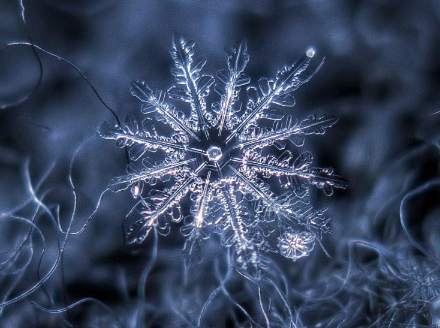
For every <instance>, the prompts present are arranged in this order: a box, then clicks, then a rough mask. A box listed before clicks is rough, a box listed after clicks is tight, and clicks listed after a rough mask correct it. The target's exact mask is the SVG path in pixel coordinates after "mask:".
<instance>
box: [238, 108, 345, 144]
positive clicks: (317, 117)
mask: <svg viewBox="0 0 440 328" xmlns="http://www.w3.org/2000/svg"><path fill="white" fill-rule="evenodd" d="M337 121H338V118H337V117H335V116H331V115H327V114H323V113H322V112H321V111H317V112H315V113H314V114H312V115H309V116H308V117H307V118H306V119H304V120H302V121H301V122H298V121H294V120H293V119H292V117H291V116H288V117H287V119H286V120H284V121H276V122H274V124H273V126H272V128H270V129H260V128H254V129H250V130H248V131H246V132H247V133H243V134H241V135H240V141H239V142H238V143H237V145H235V146H234V148H253V149H255V148H263V147H266V146H271V145H275V147H277V148H278V149H280V150H281V149H284V148H285V146H286V144H285V142H283V141H284V140H286V139H287V140H290V141H291V142H292V143H293V144H294V145H295V146H297V147H301V146H302V145H303V144H304V136H306V135H311V134H316V135H322V134H324V133H325V131H326V129H327V128H330V127H332V126H333V125H334V124H336V122H337Z"/></svg>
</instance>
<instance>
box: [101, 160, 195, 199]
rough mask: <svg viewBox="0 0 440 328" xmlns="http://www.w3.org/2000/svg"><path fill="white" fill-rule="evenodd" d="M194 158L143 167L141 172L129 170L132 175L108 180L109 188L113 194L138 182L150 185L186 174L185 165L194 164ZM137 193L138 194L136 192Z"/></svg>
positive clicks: (186, 168) (187, 169)
mask: <svg viewBox="0 0 440 328" xmlns="http://www.w3.org/2000/svg"><path fill="white" fill-rule="evenodd" d="M195 161H196V159H195V158H191V159H188V160H184V161H177V162H171V163H168V164H165V163H162V164H160V165H157V166H155V167H149V166H147V165H144V168H143V169H142V170H140V171H139V170H136V169H133V168H132V169H131V171H133V173H129V174H126V175H122V176H119V177H115V178H113V179H111V180H110V183H109V188H110V190H111V191H113V192H119V191H122V190H126V189H128V188H129V187H131V186H132V185H134V184H136V183H139V182H148V184H150V185H154V184H156V183H155V181H156V180H158V179H162V178H164V177H166V176H170V175H174V174H177V173H181V172H188V171H189V168H188V167H186V165H188V164H190V163H193V162H195ZM137 193H139V192H137Z"/></svg>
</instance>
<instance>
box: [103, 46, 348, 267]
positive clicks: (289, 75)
mask: <svg viewBox="0 0 440 328" xmlns="http://www.w3.org/2000/svg"><path fill="white" fill-rule="evenodd" d="M170 53H171V56H172V59H173V61H174V68H172V70H171V72H172V75H173V76H174V77H175V80H176V85H174V86H172V87H171V88H170V89H169V90H168V91H167V92H162V91H157V92H156V91H153V90H152V89H151V88H150V87H149V86H148V85H147V84H146V83H145V82H143V81H136V82H132V83H131V85H132V87H131V93H132V95H133V96H135V97H136V98H138V99H139V100H140V101H141V102H142V107H141V112H142V113H143V114H144V115H146V116H145V118H144V119H143V120H142V121H141V122H140V121H139V120H137V119H136V118H135V117H134V116H133V115H129V116H128V117H127V118H126V120H125V122H124V123H123V124H122V126H119V125H114V124H110V123H103V124H102V125H101V127H100V128H99V133H100V135H101V136H102V137H103V138H105V139H114V140H116V143H117V145H118V146H119V147H126V148H127V149H128V154H129V158H130V161H131V163H130V164H129V165H128V169H127V174H126V175H123V176H118V177H115V178H113V179H112V180H111V181H110V184H109V188H110V189H111V190H112V191H114V192H119V191H122V190H127V189H130V190H131V193H132V195H133V197H134V198H135V199H138V201H137V203H136V205H135V207H134V208H133V209H135V208H136V209H137V211H131V212H136V213H138V216H137V218H136V219H135V221H134V222H132V223H131V224H129V225H128V228H127V229H126V238H127V242H128V243H138V244H140V243H142V242H143V241H144V240H145V239H146V238H147V236H148V234H149V233H150V231H152V229H156V231H157V232H159V233H161V234H163V235H166V234H168V233H169V231H170V227H169V222H170V221H172V222H176V223H179V222H180V223H181V228H180V231H181V233H182V234H183V235H184V236H185V237H186V242H185V246H184V250H185V252H186V254H187V256H188V258H189V259H190V260H191V261H193V262H197V261H199V260H200V243H201V241H202V240H203V239H206V238H209V237H210V236H211V235H212V233H215V234H218V235H220V239H221V243H222V245H223V246H225V247H228V248H229V247H230V248H232V249H233V254H234V258H235V262H236V264H237V266H238V267H239V268H240V269H242V270H246V271H247V272H251V273H252V274H253V275H255V274H256V275H258V274H259V272H260V270H261V254H262V252H276V253H280V254H281V255H284V256H286V257H288V258H292V259H293V260H296V259H298V258H301V257H304V256H307V255H308V254H309V253H310V252H311V251H312V250H313V248H314V243H315V241H316V240H318V241H319V240H320V239H321V238H322V233H323V232H328V231H329V226H328V222H329V218H327V217H325V215H324V212H325V211H323V210H315V209H314V208H313V207H312V206H311V205H310V201H309V186H310V185H314V186H316V187H318V188H321V189H322V190H323V191H324V193H325V194H326V195H331V194H332V193H333V188H345V187H346V181H345V180H344V179H342V178H341V177H339V176H337V175H335V174H334V173H333V170H332V169H330V168H316V167H312V160H313V158H312V154H311V153H310V152H302V153H300V152H298V154H296V155H295V152H294V151H292V150H289V149H288V147H287V142H290V143H292V144H293V145H294V146H296V148H295V149H297V148H299V147H301V146H302V145H303V144H304V137H305V136H307V135H311V134H324V133H325V131H326V129H327V128H329V127H331V126H332V125H334V124H335V123H336V122H337V118H336V117H334V116H330V115H326V114H323V113H322V112H321V111H317V112H316V113H314V114H312V115H309V116H308V117H306V118H305V119H303V120H301V121H298V120H296V119H293V118H292V116H290V115H283V113H282V111H281V109H282V107H292V106H294V105H295V99H294V98H293V96H292V93H293V92H294V91H295V90H297V89H298V88H299V87H300V86H301V85H303V84H304V83H306V82H307V81H309V79H310V78H311V77H312V76H313V75H314V74H315V73H316V72H317V71H318V69H319V68H320V67H321V65H322V63H323V61H321V63H320V64H319V65H318V66H317V67H316V68H314V69H311V68H310V67H311V66H310V62H311V60H312V58H313V57H315V51H314V49H313V48H309V49H308V50H307V51H306V53H305V55H304V56H303V57H302V58H300V59H299V60H298V61H296V62H295V63H294V64H293V65H286V66H284V67H282V68H281V69H280V70H279V71H278V72H277V74H276V76H275V78H273V79H267V78H261V79H260V80H259V81H258V87H253V86H247V85H248V84H249V83H250V78H249V77H248V76H247V75H246V74H245V73H244V70H245V67H246V65H247V63H248V61H249V55H248V53H247V45H246V43H245V42H244V41H243V42H241V43H239V44H237V45H235V46H234V47H233V48H232V49H231V51H229V52H228V53H227V55H228V58H227V69H222V70H220V71H219V72H218V73H217V82H216V83H215V79H214V77H213V76H211V75H204V74H202V69H203V67H204V66H205V63H206V60H204V59H200V58H198V59H196V58H195V56H194V43H193V42H187V41H186V40H185V39H183V38H174V39H173V42H172V49H171V51H170ZM214 83H215V87H214V89H215V91H216V93H217V94H218V95H219V100H218V101H217V102H214V103H212V104H211V106H208V105H207V103H208V98H211V97H210V96H209V94H210V89H211V86H212V85H213V84H214ZM244 86H247V87H246V89H245V88H243V87H244ZM241 99H244V101H243V100H241ZM171 100H173V101H174V103H175V104H181V103H183V104H187V105H186V106H182V107H183V108H182V110H180V109H177V108H176V107H175V105H173V104H172V103H171ZM184 110H185V111H186V112H184ZM152 117H154V118H155V119H156V120H157V121H158V124H161V125H162V126H161V131H166V132H168V133H166V134H165V135H164V134H160V133H159V132H158V131H157V130H156V128H155V127H154V126H153V125H152V120H153V119H152ZM271 121H273V123H270V122H271ZM159 122H160V123H159ZM269 123H270V124H269ZM165 126H168V127H167V128H166V127H165ZM153 153H155V154H153ZM147 154H148V155H147ZM152 158H156V159H157V158H158V159H159V160H158V161H157V162H155V163H153V164H152V163H151V159H152ZM139 163H140V164H139ZM145 185H150V186H156V189H152V188H144V186H145ZM188 202H190V203H191V206H184V204H186V203H188Z"/></svg>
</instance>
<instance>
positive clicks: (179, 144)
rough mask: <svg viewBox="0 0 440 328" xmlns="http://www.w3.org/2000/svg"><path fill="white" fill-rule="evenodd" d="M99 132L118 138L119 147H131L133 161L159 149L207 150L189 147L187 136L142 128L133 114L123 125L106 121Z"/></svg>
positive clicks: (105, 137) (102, 135)
mask: <svg viewBox="0 0 440 328" xmlns="http://www.w3.org/2000/svg"><path fill="white" fill-rule="evenodd" d="M98 132H99V134H100V135H101V137H102V138H104V139H113V140H116V141H117V145H118V146H119V147H125V146H128V147H130V148H129V150H128V155H129V156H130V159H131V160H133V161H137V160H138V159H139V158H141V157H142V156H143V155H144V154H145V153H146V152H147V151H156V150H158V149H161V150H164V151H165V152H166V153H170V152H172V151H174V150H180V151H184V152H185V151H187V152H191V153H197V154H202V155H204V154H205V152H204V151H202V150H200V149H197V148H193V147H189V146H188V145H187V142H188V140H187V138H185V137H184V136H182V135H180V134H173V135H172V136H171V137H165V136H161V135H159V134H158V133H157V131H156V129H155V128H154V127H153V128H152V129H148V128H147V127H145V126H144V127H143V128H142V130H140V129H139V124H138V122H137V121H136V119H135V118H134V116H132V115H129V116H127V119H126V120H125V122H124V124H123V126H122V127H119V126H118V125H111V124H110V123H108V122H104V123H103V124H102V125H101V126H100V128H99V130H98Z"/></svg>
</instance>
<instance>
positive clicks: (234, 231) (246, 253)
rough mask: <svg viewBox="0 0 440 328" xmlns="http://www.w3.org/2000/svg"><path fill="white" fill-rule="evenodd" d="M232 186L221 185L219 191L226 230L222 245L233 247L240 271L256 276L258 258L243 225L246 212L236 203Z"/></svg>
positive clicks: (240, 204) (258, 269)
mask: <svg viewBox="0 0 440 328" xmlns="http://www.w3.org/2000/svg"><path fill="white" fill-rule="evenodd" d="M235 192H236V190H235V188H234V187H233V184H230V185H229V186H228V185H223V186H222V187H221V191H220V202H221V203H222V206H223V208H224V213H225V214H226V215H225V217H224V220H225V221H226V228H225V229H224V230H223V232H222V243H223V245H224V246H225V247H231V246H233V247H234V253H235V260H236V262H237V264H238V265H239V266H240V268H241V269H243V270H247V271H249V272H250V273H251V274H252V275H253V276H258V275H259V272H260V268H259V256H258V251H257V246H256V245H255V244H254V243H253V242H252V239H251V238H249V236H248V233H247V228H246V226H245V224H244V221H245V219H244V217H245V216H246V215H248V212H247V210H246V209H245V207H243V205H242V203H241V202H238V200H237V197H236V195H235Z"/></svg>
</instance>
